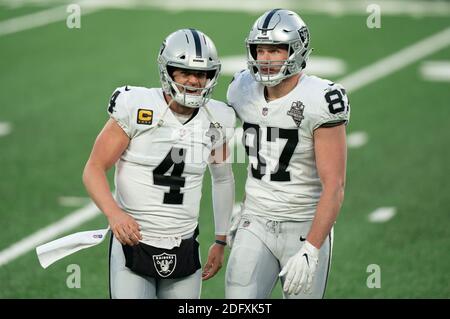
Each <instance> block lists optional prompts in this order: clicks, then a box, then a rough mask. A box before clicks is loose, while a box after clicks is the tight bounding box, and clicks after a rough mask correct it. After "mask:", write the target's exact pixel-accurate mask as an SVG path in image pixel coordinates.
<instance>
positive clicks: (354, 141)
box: [347, 131, 369, 148]
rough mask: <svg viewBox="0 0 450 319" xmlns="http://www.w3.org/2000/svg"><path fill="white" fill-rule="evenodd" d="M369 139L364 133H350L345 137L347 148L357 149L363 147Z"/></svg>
mask: <svg viewBox="0 0 450 319" xmlns="http://www.w3.org/2000/svg"><path fill="white" fill-rule="evenodd" d="M368 140H369V137H368V135H367V133H366V132H359V131H358V132H352V133H350V134H348V135H347V146H348V147H349V148H359V147H361V146H364V145H365V144H366V143H367V141H368Z"/></svg>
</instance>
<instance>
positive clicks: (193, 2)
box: [0, 0, 450, 17]
mask: <svg viewBox="0 0 450 319" xmlns="http://www.w3.org/2000/svg"><path fill="white" fill-rule="evenodd" d="M63 3H67V4H69V3H76V1H70V0H0V4H3V5H6V6H9V7H11V8H18V7H22V6H30V5H32V6H42V5H46V6H49V5H59V4H63ZM89 3H90V5H95V6H102V7H110V8H128V9H140V8H155V9H160V10H167V11H173V12H179V11H186V10H190V11H232V12H249V13H253V14H261V13H263V12H264V11H266V10H269V9H273V8H274V7H277V8H287V9H291V10H295V11H299V12H301V13H303V14H305V13H306V14H310V13H319V14H328V15H331V16H336V15H364V16H368V15H369V14H370V13H368V12H367V8H368V6H369V5H373V4H376V5H378V6H379V7H380V10H381V14H382V15H394V16H399V15H407V16H413V17H423V16H425V17H426V16H433V17H434V16H436V17H439V16H444V17H445V16H449V15H450V3H448V2H446V1H425V0H421V1H413V0H408V1H405V0H377V1H373V0H321V1H317V0H302V1H298V0H277V1H276V2H274V1H273V0H245V1H242V0H227V1H210V0H190V1H185V0H152V1H150V0H89Z"/></svg>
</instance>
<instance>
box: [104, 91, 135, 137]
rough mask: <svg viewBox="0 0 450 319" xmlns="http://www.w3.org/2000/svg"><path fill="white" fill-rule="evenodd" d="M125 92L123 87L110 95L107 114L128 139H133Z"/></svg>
mask: <svg viewBox="0 0 450 319" xmlns="http://www.w3.org/2000/svg"><path fill="white" fill-rule="evenodd" d="M127 93H128V92H127V91H126V90H125V87H119V88H117V89H116V90H115V91H114V93H113V94H112V95H111V98H110V100H109V104H108V114H109V116H110V118H112V119H114V120H115V121H116V122H117V124H119V126H120V127H121V128H122V129H123V131H124V132H125V133H126V134H127V135H128V137H130V138H131V137H133V135H134V128H133V125H132V122H131V115H130V110H129V106H128V103H127Z"/></svg>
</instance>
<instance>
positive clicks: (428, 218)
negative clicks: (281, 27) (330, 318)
mask: <svg viewBox="0 0 450 319" xmlns="http://www.w3.org/2000/svg"><path fill="white" fill-rule="evenodd" d="M274 5H275V4H274ZM44 9H45V8H44V7H39V8H37V7H22V8H15V9H11V8H8V7H7V6H2V5H1V4H0V22H2V21H6V20H8V19H11V18H14V17H19V16H23V15H26V14H29V13H32V12H38V11H40V10H44ZM263 11H264V10H261V11H257V12H254V13H249V12H245V13H244V12H235V11H229V12H221V11H178V12H172V11H164V10H158V9H154V8H152V9H150V8H139V9H126V10H123V9H103V10H100V11H97V12H95V13H92V14H89V15H86V16H82V27H81V29H68V28H67V27H66V24H65V21H60V22H55V23H51V24H48V25H45V26H42V27H37V28H32V29H29V30H25V31H21V32H17V33H12V34H8V35H3V36H0V57H1V58H0V92H1V97H2V103H1V106H0V123H1V122H8V123H10V125H11V127H12V130H11V133H10V134H8V135H5V136H1V135H0V221H1V226H2V231H1V232H0V252H1V251H2V250H4V249H6V248H8V247H9V246H10V245H12V244H14V243H16V242H18V241H19V240H21V239H22V238H25V237H26V236H29V235H31V234H33V233H34V232H36V231H38V230H40V229H42V228H44V227H46V226H48V225H49V224H51V223H54V222H56V221H58V220H60V219H61V218H63V217H64V216H66V215H68V214H70V213H71V212H73V211H74V210H76V209H78V208H81V207H82V206H75V207H63V206H61V205H60V204H59V201H58V199H59V198H60V197H62V196H76V197H87V193H86V191H85V190H84V186H83V184H82V181H81V174H82V170H83V167H84V164H85V162H86V160H87V158H88V156H89V153H90V150H91V147H92V144H93V142H94V139H95V137H96V135H97V134H98V132H99V130H100V129H101V128H102V126H103V125H104V123H105V121H106V120H107V118H108V115H107V113H106V106H107V103H108V100H109V97H110V95H111V93H112V92H113V90H114V89H115V88H116V87H117V86H122V85H126V84H129V85H138V86H148V87H154V86H159V85H160V84H159V78H158V73H157V65H156V55H157V51H158V48H159V46H160V44H161V42H162V40H163V39H164V38H165V36H166V35H168V34H169V33H171V32H173V31H175V30H176V29H179V28H185V27H194V28H198V29H200V30H202V31H204V32H205V33H207V34H208V35H209V36H210V37H211V38H212V39H213V40H214V42H215V43H216V46H217V48H218V51H219V55H220V56H221V57H225V56H230V55H242V54H245V47H244V38H245V36H246V34H247V32H248V30H249V28H250V26H251V25H252V23H253V21H254V20H255V19H256V18H257V17H258V16H259V15H260V14H261V13H262V12H263ZM302 17H303V18H304V20H305V21H306V22H307V23H308V25H309V28H310V31H311V37H312V38H311V39H312V45H313V47H314V48H315V51H314V53H313V56H314V55H317V56H327V57H336V58H339V59H341V60H343V61H344V62H345V63H346V65H347V71H346V73H345V74H342V75H341V76H335V77H330V79H331V80H339V79H340V78H343V77H344V76H345V75H347V74H350V73H352V72H355V71H357V70H359V69H361V68H363V67H365V66H367V65H369V64H372V63H373V62H376V61H377V60H379V59H382V58H384V57H386V56H388V55H390V54H393V53H395V52H397V51H398V50H400V49H402V48H404V47H406V46H409V45H411V44H413V43H415V42H417V41H420V40H422V39H424V38H426V37H428V36H431V35H433V34H435V33H437V32H439V31H441V30H443V29H445V28H448V27H449V26H450V16H442V17H439V16H432V17H431V16H430V17H422V18H414V17H410V16H395V15H394V16H391V15H389V16H383V17H382V28H381V29H368V28H367V27H366V16H365V15H357V14H351V15H346V14H343V15H339V16H330V15H327V14H320V13H305V14H303V15H302ZM425 60H427V61H428V60H440V61H444V60H446V61H448V62H450V46H447V47H446V48H444V49H442V50H439V51H437V52H434V53H432V54H430V55H428V56H427V57H425V58H423V59H419V60H418V61H416V62H414V63H412V64H411V65H409V66H406V67H405V68H402V69H401V70H399V71H397V72H395V73H393V74H390V75H388V76H386V77H383V78H382V79H380V80H378V81H375V82H373V83H371V84H368V85H366V86H364V87H362V88H360V89H358V90H356V91H355V92H350V93H349V97H350V101H351V106H352V114H351V121H350V125H349V126H348V133H349V134H350V133H352V132H356V131H363V132H366V133H367V135H368V143H367V144H366V145H364V146H363V147H360V148H355V149H349V152H348V173H347V187H346V196H345V202H344V205H343V208H342V210H341V215H340V216H339V218H338V222H337V224H336V227H335V241H334V250H333V260H332V269H331V273H330V277H329V281H328V287H327V292H326V298H449V297H450V276H449V274H448V270H449V268H450V257H449V251H450V230H449V222H450V196H449V194H450V183H448V176H449V171H448V168H447V166H448V163H449V162H450V147H449V146H450V126H449V125H448V119H449V117H450V108H449V107H450V105H449V101H450V90H449V84H450V83H449V82H430V81H425V80H424V79H423V78H422V77H421V75H420V72H419V67H420V65H421V63H422V62H423V61H425ZM230 80H231V77H230V76H225V75H224V76H222V77H221V78H220V81H219V85H218V87H217V90H216V91H215V94H214V98H216V99H219V100H224V99H225V93H226V88H227V84H228V83H229V81H230ZM234 172H235V179H236V200H237V201H241V200H242V198H243V195H244V193H243V192H244V183H245V176H246V165H245V164H235V165H234ZM111 176H112V175H111ZM210 185H211V183H210V180H209V175H207V176H206V177H205V182H204V186H203V199H202V203H201V212H200V218H201V219H200V227H201V235H200V240H201V245H202V258H203V260H205V259H206V256H207V251H208V247H209V245H210V243H212V241H213V238H214V236H213V219H212V211H211V192H210ZM386 206H387V207H395V208H396V210H397V214H396V216H394V218H392V219H391V220H390V221H388V222H386V223H370V222H369V221H368V215H369V214H370V213H371V212H372V211H374V210H375V209H377V208H379V207H386ZM105 226H106V219H105V218H103V217H102V216H99V217H97V218H95V219H93V220H91V221H90V222H87V223H85V224H83V225H82V226H80V227H77V228H75V229H72V230H70V231H69V232H67V234H68V233H72V232H76V231H82V230H90V229H96V228H103V227H105ZM107 257H108V245H107V243H104V244H102V245H100V246H97V247H94V248H92V249H88V250H84V251H81V252H78V253H76V254H74V255H72V256H69V257H67V258H65V259H63V260H61V261H60V262H58V263H56V264H55V265H52V266H51V267H49V268H48V269H46V270H44V269H42V268H41V267H40V265H39V263H38V260H37V258H36V255H35V253H34V251H30V252H28V253H26V254H24V255H22V256H20V257H18V258H16V259H14V260H12V261H11V262H9V263H7V264H5V265H3V266H0V298H107V297H108V260H107ZM70 264H78V265H79V266H80V268H81V274H82V280H81V288H79V289H69V288H68V287H67V286H66V279H67V277H68V275H69V274H68V273H67V272H66V268H67V266H68V265H70ZM370 264H377V265H379V266H380V268H381V288H374V289H369V288H368V287H367V285H366V280H367V277H368V276H369V275H370V274H369V273H367V272H366V269H367V266H368V265H370ZM224 274H225V267H224V268H223V269H222V270H221V271H220V273H219V274H218V275H217V276H216V277H215V278H213V279H211V280H209V281H207V282H204V284H203V288H202V298H223V297H224ZM273 297H274V298H281V290H280V288H279V287H277V289H276V291H275V292H274V294H273Z"/></svg>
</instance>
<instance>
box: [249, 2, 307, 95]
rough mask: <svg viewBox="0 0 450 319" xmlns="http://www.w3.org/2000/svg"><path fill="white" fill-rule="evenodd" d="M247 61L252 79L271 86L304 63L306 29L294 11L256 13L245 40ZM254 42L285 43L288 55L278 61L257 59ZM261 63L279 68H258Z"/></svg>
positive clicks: (297, 69) (256, 43)
mask: <svg viewBox="0 0 450 319" xmlns="http://www.w3.org/2000/svg"><path fill="white" fill-rule="evenodd" d="M245 42H246V46H247V65H248V68H249V70H250V73H251V74H252V75H253V77H254V78H255V80H256V81H258V82H260V83H261V84H263V85H265V86H275V85H277V84H279V83H280V82H281V81H282V80H284V79H286V78H288V77H290V76H293V75H294V74H297V73H299V72H300V71H301V70H302V69H303V68H305V66H306V61H307V60H308V56H309V54H310V53H311V50H312V49H310V48H309V46H310V45H309V42H310V38H309V30H308V27H307V26H306V24H305V22H303V20H302V19H301V18H300V17H299V16H298V14H296V13H295V12H292V11H289V10H284V9H273V10H270V11H267V12H265V13H264V14H263V15H262V16H260V17H259V18H258V19H257V20H256V22H255V24H254V25H253V27H252V29H251V30H250V33H249V35H248V37H247V39H246V40H245ZM258 44H271V45H277V44H285V45H286V48H287V50H288V53H289V55H288V58H287V59H286V60H280V61H266V60H257V59H256V58H257V56H256V48H257V46H258ZM262 67H264V68H265V69H268V68H270V67H277V68H280V70H279V72H278V73H276V74H270V72H265V73H264V72H262Z"/></svg>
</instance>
